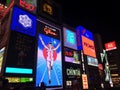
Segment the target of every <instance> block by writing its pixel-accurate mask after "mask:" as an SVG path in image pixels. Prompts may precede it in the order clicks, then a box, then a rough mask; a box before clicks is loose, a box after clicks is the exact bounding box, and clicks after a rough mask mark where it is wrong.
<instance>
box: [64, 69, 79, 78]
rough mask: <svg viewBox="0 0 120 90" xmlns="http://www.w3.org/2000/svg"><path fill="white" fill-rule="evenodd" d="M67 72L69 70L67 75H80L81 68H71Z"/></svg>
mask: <svg viewBox="0 0 120 90" xmlns="http://www.w3.org/2000/svg"><path fill="white" fill-rule="evenodd" d="M66 72H67V75H73V76H80V69H73V68H70V69H67V70H66Z"/></svg>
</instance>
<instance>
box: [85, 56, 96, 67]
mask: <svg viewBox="0 0 120 90" xmlns="http://www.w3.org/2000/svg"><path fill="white" fill-rule="evenodd" d="M87 61H88V65H91V66H96V67H98V60H97V59H96V58H93V57H90V56H87Z"/></svg>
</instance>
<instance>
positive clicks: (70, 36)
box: [63, 27, 77, 50]
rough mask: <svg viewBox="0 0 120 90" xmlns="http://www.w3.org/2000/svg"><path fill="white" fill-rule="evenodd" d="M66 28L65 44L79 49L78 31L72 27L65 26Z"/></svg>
mask: <svg viewBox="0 0 120 90" xmlns="http://www.w3.org/2000/svg"><path fill="white" fill-rule="evenodd" d="M63 30H64V46H66V47H69V48H72V49H75V50H76V49H77V41H76V33H75V32H73V31H71V30H70V29H67V28H65V27H64V28H63Z"/></svg>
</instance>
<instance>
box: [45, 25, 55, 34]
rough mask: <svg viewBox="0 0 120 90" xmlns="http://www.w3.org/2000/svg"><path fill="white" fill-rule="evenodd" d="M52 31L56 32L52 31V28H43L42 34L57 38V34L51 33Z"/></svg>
mask: <svg viewBox="0 0 120 90" xmlns="http://www.w3.org/2000/svg"><path fill="white" fill-rule="evenodd" d="M53 31H56V30H55V29H52V28H49V27H48V26H45V28H44V32H45V33H46V34H51V35H53V36H57V34H56V33H55V32H53Z"/></svg>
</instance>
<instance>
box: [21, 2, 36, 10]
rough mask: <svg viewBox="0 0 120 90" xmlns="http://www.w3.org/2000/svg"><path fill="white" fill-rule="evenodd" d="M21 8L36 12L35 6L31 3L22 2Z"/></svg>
mask: <svg viewBox="0 0 120 90" xmlns="http://www.w3.org/2000/svg"><path fill="white" fill-rule="evenodd" d="M20 6H21V7H23V8H26V9H28V10H29V11H34V10H35V6H34V5H32V4H30V3H27V2H26V0H20Z"/></svg>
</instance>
